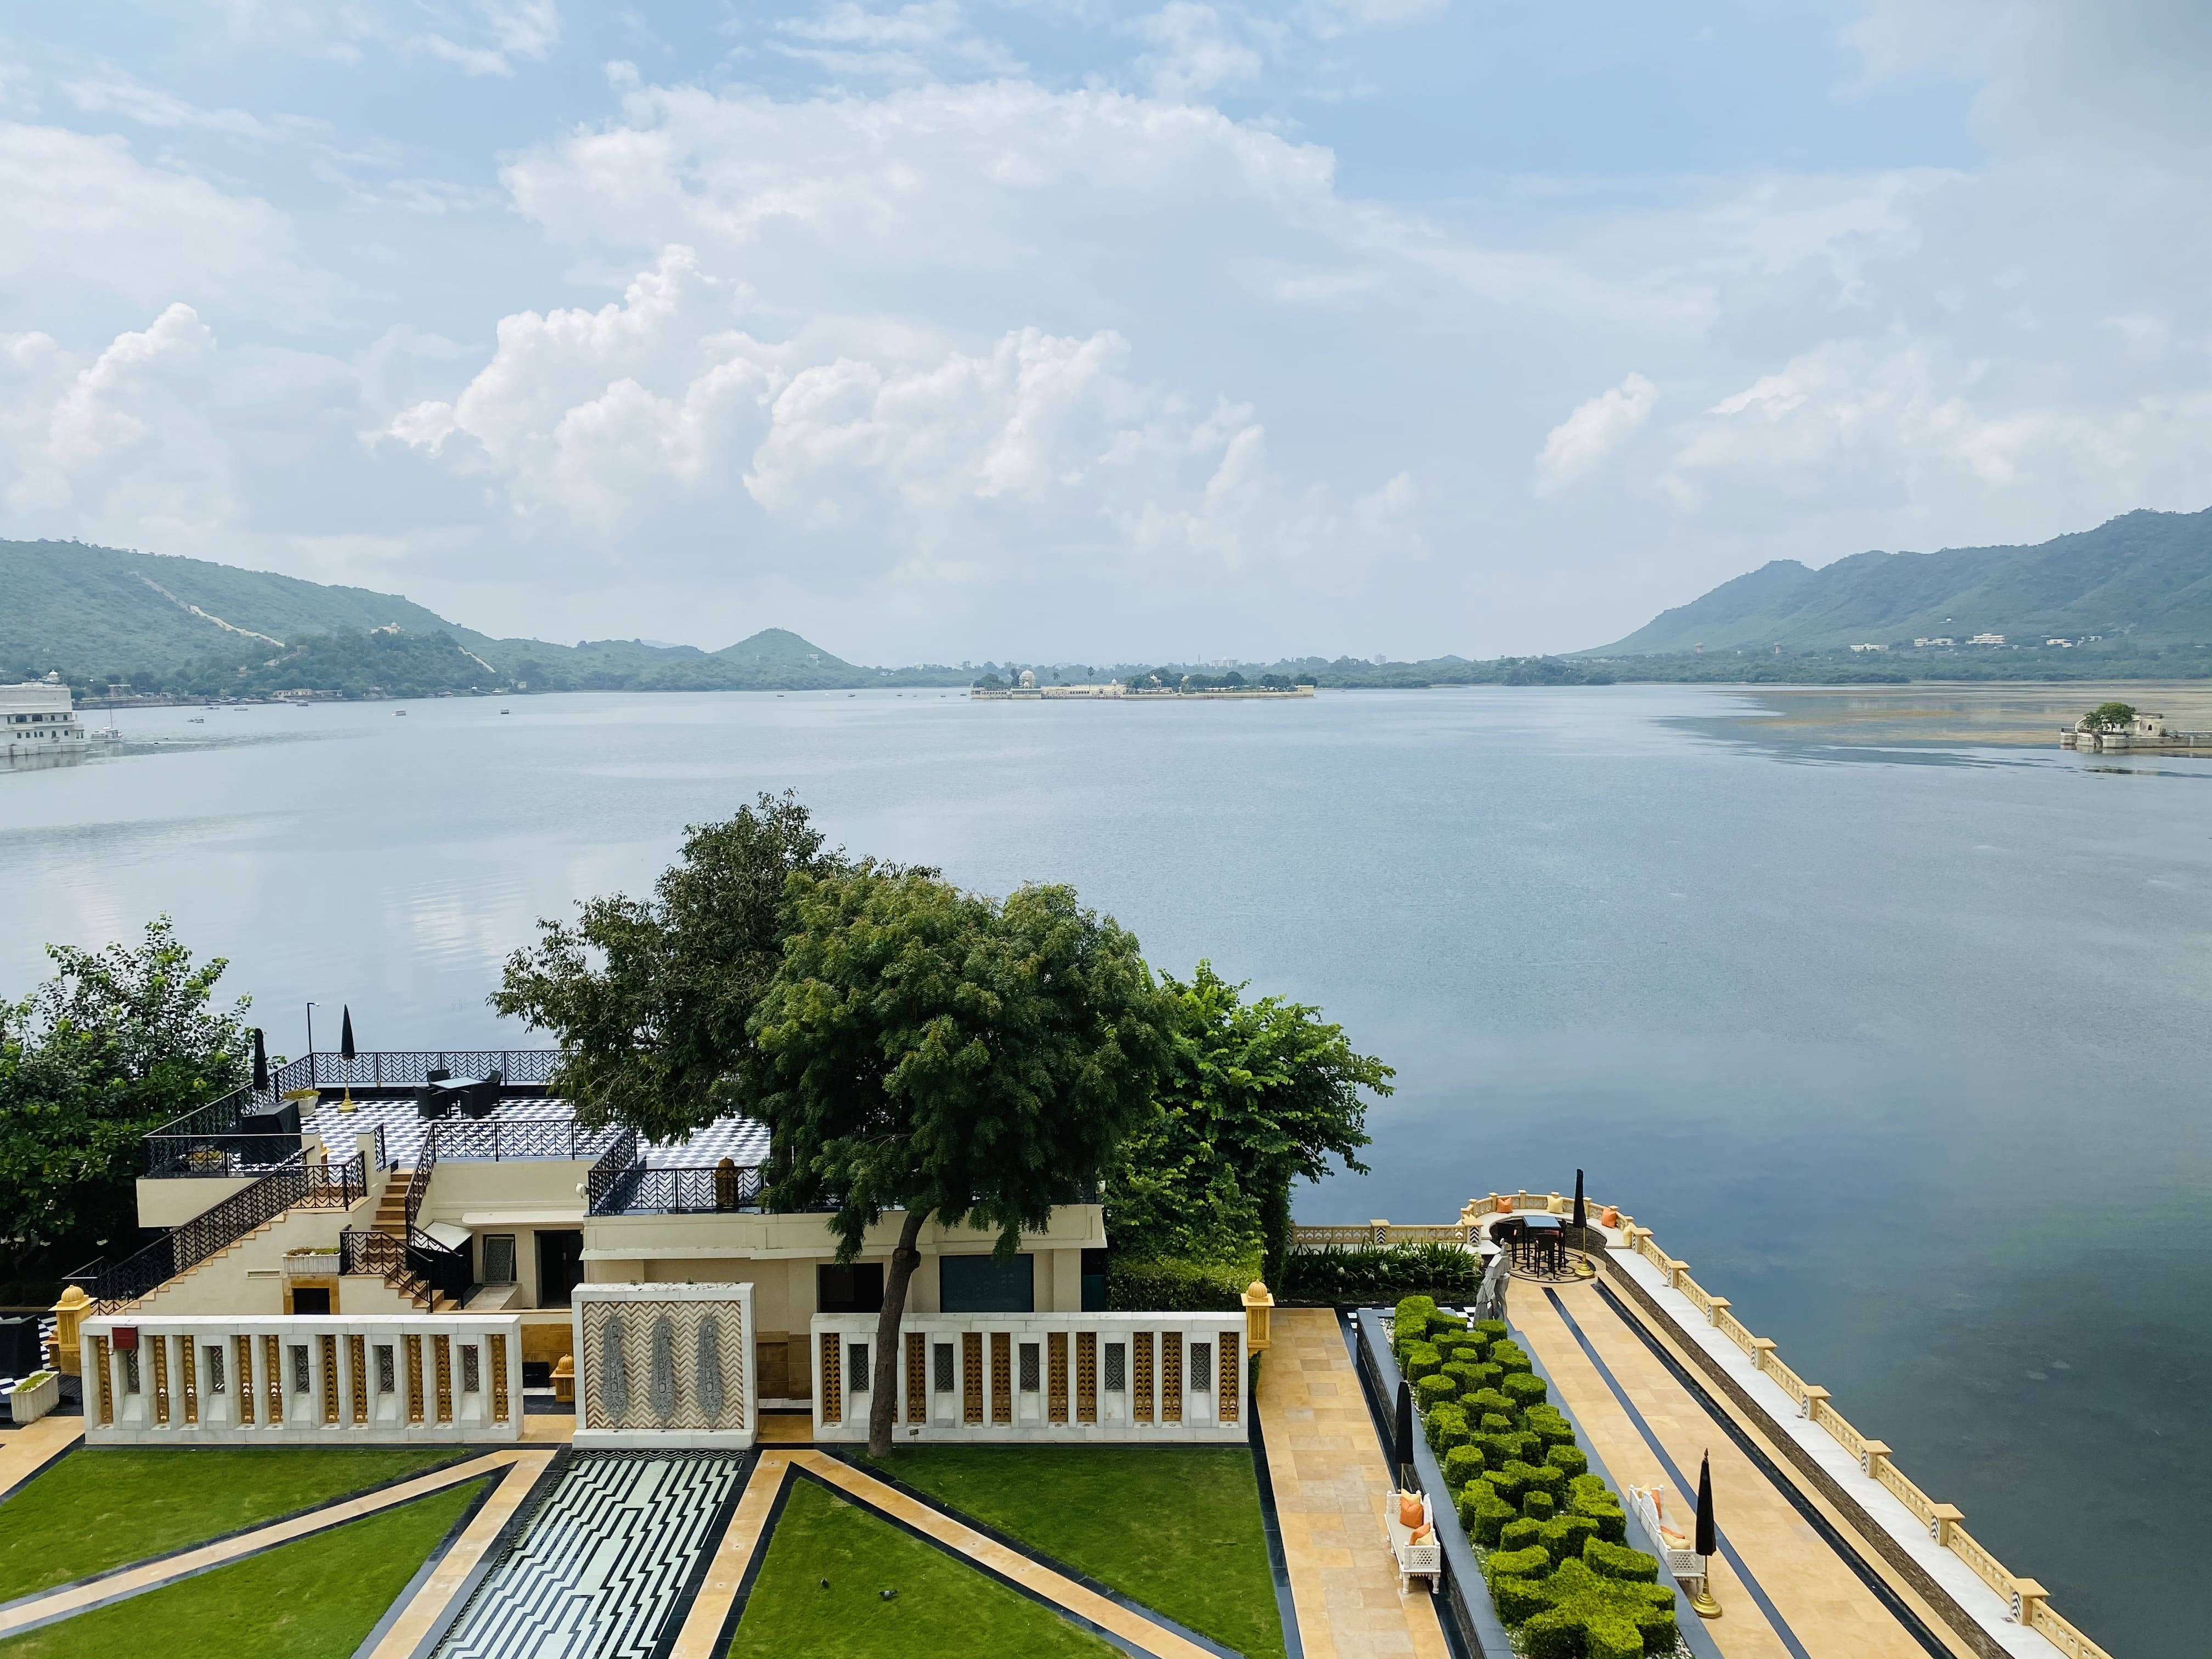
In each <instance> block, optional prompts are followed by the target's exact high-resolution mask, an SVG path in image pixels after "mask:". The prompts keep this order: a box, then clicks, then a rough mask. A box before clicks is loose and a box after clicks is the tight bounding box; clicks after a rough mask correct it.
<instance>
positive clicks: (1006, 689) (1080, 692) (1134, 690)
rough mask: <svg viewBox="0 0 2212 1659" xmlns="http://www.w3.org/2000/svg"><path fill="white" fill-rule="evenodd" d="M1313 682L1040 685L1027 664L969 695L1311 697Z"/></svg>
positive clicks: (995, 698) (1033, 698) (1034, 698)
mask: <svg viewBox="0 0 2212 1659" xmlns="http://www.w3.org/2000/svg"><path fill="white" fill-rule="evenodd" d="M1313 694H1314V689H1313V687H1311V686H1310V685H1288V684H1285V685H1208V686H1206V687H1205V688H1204V689H1203V690H1183V689H1182V687H1181V686H1176V685H1147V686H1142V687H1139V686H1134V685H1125V684H1122V683H1121V681H1120V680H1108V681H1107V682H1105V683H1104V684H1091V685H1039V684H1037V677H1036V670H1035V669H1030V668H1024V670H1022V671H1021V677H1020V678H1018V680H1016V681H1015V682H1014V684H1012V685H1006V686H997V687H989V688H987V687H984V686H980V685H979V686H975V687H972V688H971V689H970V690H969V693H968V695H969V696H970V697H971V698H973V699H975V701H977V702H1038V701H1043V702H1051V701H1054V700H1073V699H1079V698H1095V697H1109V698H1121V697H1216V698H1219V697H1310V696H1313Z"/></svg>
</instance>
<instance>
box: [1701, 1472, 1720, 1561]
mask: <svg viewBox="0 0 2212 1659" xmlns="http://www.w3.org/2000/svg"><path fill="white" fill-rule="evenodd" d="M1695 1547H1696V1549H1697V1552H1698V1553H1699V1554H1700V1555H1713V1554H1716V1553H1718V1552H1719V1549H1720V1546H1719V1544H1718V1543H1717V1542H1716V1541H1715V1540H1714V1538H1713V1460H1712V1457H1711V1454H1710V1453H1709V1454H1707V1455H1706V1456H1705V1460H1704V1461H1703V1462H1700V1463H1699V1465H1698V1536H1697V1539H1696V1541H1695Z"/></svg>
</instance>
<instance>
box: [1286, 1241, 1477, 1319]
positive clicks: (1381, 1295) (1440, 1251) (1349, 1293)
mask: <svg viewBox="0 0 2212 1659" xmlns="http://www.w3.org/2000/svg"><path fill="white" fill-rule="evenodd" d="M1481 1283H1482V1259H1481V1258H1480V1256H1474V1255H1468V1253H1467V1251H1465V1250H1464V1249H1461V1248H1460V1247H1459V1246H1458V1245H1456V1244H1389V1245H1383V1246H1377V1247H1372V1248H1369V1249H1347V1248H1346V1247H1344V1246H1342V1245H1338V1244H1331V1245H1328V1246H1327V1247H1325V1248H1323V1249H1318V1250H1293V1251H1291V1254H1290V1255H1289V1257H1288V1258H1287V1259H1286V1260H1285V1262H1284V1271H1283V1285H1282V1288H1281V1290H1280V1291H1278V1292H1277V1295H1276V1300H1277V1301H1279V1302H1294V1303H1303V1304H1307V1305H1309V1306H1311V1305H1315V1304H1320V1305H1323V1306H1342V1305H1345V1304H1354V1303H1359V1304H1370V1305H1372V1304H1376V1303H1379V1302H1396V1301H1399V1300H1401V1298H1403V1297H1408V1296H1413V1295H1416V1294H1418V1295H1420V1296H1422V1297H1425V1298H1426V1299H1428V1300H1429V1301H1430V1303H1431V1305H1433V1304H1434V1303H1435V1301H1436V1300H1437V1298H1439V1297H1441V1298H1442V1299H1443V1300H1444V1301H1447V1302H1472V1301H1474V1293H1475V1291H1476V1290H1477V1289H1479V1288H1480V1285H1481Z"/></svg>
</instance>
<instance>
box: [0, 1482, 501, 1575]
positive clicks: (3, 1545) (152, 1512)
mask: <svg viewBox="0 0 2212 1659" xmlns="http://www.w3.org/2000/svg"><path fill="white" fill-rule="evenodd" d="M473 1455H476V1454H474V1453H473V1452H471V1451H470V1450H468V1449H465V1448H459V1447H453V1446H435V1447H430V1446H360V1447H337V1448H325V1447H320V1446H268V1447H261V1446H180V1447H174V1448H172V1447H167V1446H160V1447H142V1446H102V1447H99V1448H96V1449H95V1448H90V1447H82V1446H81V1447H79V1448H78V1449H76V1450H75V1451H73V1452H70V1454H69V1455H66V1456H65V1457H63V1458H62V1459H60V1460H59V1461H58V1462H56V1463H55V1464H54V1465H53V1466H52V1468H49V1469H47V1470H46V1472H45V1473H44V1474H40V1476H39V1477H38V1478H37V1479H36V1480H33V1481H32V1482H31V1483H30V1485H28V1486H25V1487H24V1488H23V1489H22V1490H21V1492H17V1493H16V1494H15V1496H14V1497H13V1498H9V1500H8V1501H7V1502H6V1503H4V1504H0V1601H13V1600H14V1599H15V1597H16V1596H19V1595H29V1594H30V1593H31V1592H32V1591H33V1590H41V1589H51V1588H52V1586H54V1585H56V1584H64V1583H68V1582H69V1581H70V1580H71V1579H73V1578H88V1577H91V1576H92V1575H93V1574H94V1573H96V1572H105V1571H107V1570H108V1569H109V1568H110V1567H119V1566H124V1565H127V1564H129V1563H131V1562H132V1561H143V1560H144V1559H146V1558H147V1557H148V1556H149V1555H160V1554H162V1553H165V1552H167V1551H169V1550H173V1549H181V1548H182V1547H185V1545H187V1544H197V1543H199V1542H201V1541H203V1540H204V1539H209V1538H218V1537H221V1536H222V1534H225V1533H230V1532H236V1531H238V1530H240V1528H246V1527H252V1526H258V1525H259V1524H260V1523H261V1522H265V1521H273V1520H275V1519H276V1517H277V1516H280V1515H289V1514H291V1513H292V1512H293V1511H294V1510H304V1509H309V1508H312V1507H313V1506H314V1505H316V1504H327V1503H329V1502H331V1500H333V1499H335V1498H343V1497H344V1496H346V1495H347V1494H348V1493H349V1492H360V1491H362V1490H363V1489H364V1488H367V1487H369V1486H376V1485H378V1484H380V1482H383V1481H386V1480H393V1479H396V1478H397V1477H398V1476H400V1475H405V1474H419V1473H421V1472H422V1470H424V1469H428V1468H437V1467H438V1466H439V1465H441V1464H444V1463H451V1462H455V1461H457V1460H458V1459H459V1458H463V1457H469V1456H473Z"/></svg>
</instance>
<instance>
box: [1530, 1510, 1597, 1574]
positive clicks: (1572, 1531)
mask: <svg viewBox="0 0 2212 1659" xmlns="http://www.w3.org/2000/svg"><path fill="white" fill-rule="evenodd" d="M1539 1536H1540V1537H1541V1540H1542V1541H1543V1545H1544V1547H1545V1548H1546V1549H1547V1550H1549V1551H1550V1552H1551V1553H1552V1560H1553V1564H1554V1565H1557V1564H1558V1563H1559V1562H1561V1561H1565V1560H1569V1559H1576V1558H1579V1557H1580V1556H1581V1554H1582V1553H1583V1545H1585V1544H1587V1543H1588V1542H1589V1541H1590V1540H1591V1539H1593V1538H1595V1537H1596V1536H1597V1522H1595V1521H1593V1520H1591V1519H1590V1518H1589V1516H1587V1515H1555V1516H1553V1517H1552V1518H1551V1519H1550V1520H1549V1521H1547V1522H1544V1525H1543V1529H1542V1531H1541V1533H1540V1534H1539Z"/></svg>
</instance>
